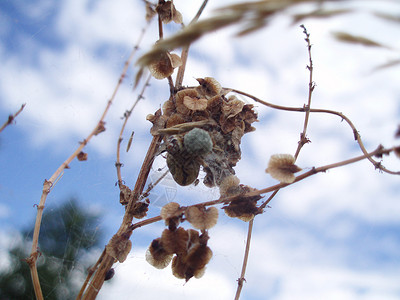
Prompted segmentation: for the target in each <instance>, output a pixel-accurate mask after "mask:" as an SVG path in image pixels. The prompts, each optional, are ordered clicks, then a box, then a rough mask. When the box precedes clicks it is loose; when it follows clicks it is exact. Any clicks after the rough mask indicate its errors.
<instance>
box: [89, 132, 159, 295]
mask: <svg viewBox="0 0 400 300" xmlns="http://www.w3.org/2000/svg"><path fill="white" fill-rule="evenodd" d="M160 142H161V136H155V137H153V140H152V142H151V144H150V146H149V149H148V150H147V154H146V157H145V159H144V161H143V164H142V167H141V169H140V172H139V175H138V178H137V180H136V184H135V187H134V189H133V196H132V197H130V199H129V203H128V204H127V205H126V209H125V215H124V218H123V220H122V223H121V226H120V228H119V229H118V231H117V233H116V234H115V236H118V237H120V239H121V242H124V241H126V240H128V239H129V238H130V235H131V233H132V230H131V225H132V220H133V215H134V212H135V211H134V208H135V207H134V204H135V203H136V202H137V201H138V199H139V197H140V195H141V194H142V192H143V189H144V186H145V184H146V180H147V177H148V175H149V172H150V169H151V166H152V164H153V161H154V157H155V154H156V152H157V150H158V147H159V145H160ZM108 245H111V240H110V242H109V244H108ZM114 261H115V259H114V257H112V256H111V255H110V254H109V253H107V251H106V253H105V255H104V258H103V260H102V261H101V263H100V265H99V267H98V269H97V270H96V272H95V274H94V276H93V278H92V280H91V282H90V284H89V286H88V288H87V289H86V292H85V294H84V296H83V299H84V300H89V299H90V300H93V299H95V298H96V296H97V294H98V293H99V291H100V289H101V287H102V285H103V283H104V279H105V274H106V273H107V271H108V270H109V269H110V268H111V267H112V265H113V264H114Z"/></svg>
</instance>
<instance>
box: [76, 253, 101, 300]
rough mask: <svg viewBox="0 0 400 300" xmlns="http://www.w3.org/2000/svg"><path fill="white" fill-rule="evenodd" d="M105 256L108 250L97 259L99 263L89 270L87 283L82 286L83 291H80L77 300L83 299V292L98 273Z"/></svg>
mask: <svg viewBox="0 0 400 300" xmlns="http://www.w3.org/2000/svg"><path fill="white" fill-rule="evenodd" d="M105 254H106V250H105V249H104V250H103V252H102V253H101V255H100V257H99V258H98V259H97V262H96V263H95V264H94V266H93V267H91V268H90V269H89V270H88V274H87V276H86V279H85V282H84V283H83V285H82V287H81V289H80V291H79V294H78V296H77V297H76V299H77V300H80V299H81V298H82V295H83V292H84V291H85V289H86V287H87V285H88V283H89V280H90V277H92V275H93V274H94V272H95V271H96V269H97V267H98V266H99V264H100V262H101V261H102V260H103V257H104V255H105Z"/></svg>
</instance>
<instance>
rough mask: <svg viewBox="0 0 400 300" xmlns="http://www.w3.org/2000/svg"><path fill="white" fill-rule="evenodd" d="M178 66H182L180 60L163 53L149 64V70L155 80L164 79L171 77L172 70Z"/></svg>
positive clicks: (175, 56)
mask: <svg viewBox="0 0 400 300" xmlns="http://www.w3.org/2000/svg"><path fill="white" fill-rule="evenodd" d="M180 65H182V60H181V58H180V57H179V56H178V55H176V54H170V53H168V52H163V53H161V54H160V55H159V56H158V57H157V59H156V60H155V61H153V62H152V63H151V64H149V70H150V73H151V75H152V76H153V77H154V78H155V79H164V78H167V77H168V76H170V75H172V73H174V69H175V68H177V67H179V66H180Z"/></svg>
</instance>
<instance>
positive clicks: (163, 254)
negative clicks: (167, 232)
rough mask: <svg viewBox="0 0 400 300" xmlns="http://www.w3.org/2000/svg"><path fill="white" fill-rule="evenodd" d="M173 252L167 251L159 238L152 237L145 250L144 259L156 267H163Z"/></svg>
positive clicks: (170, 258)
mask: <svg viewBox="0 0 400 300" xmlns="http://www.w3.org/2000/svg"><path fill="white" fill-rule="evenodd" d="M172 256H173V254H170V253H167V251H165V249H164V248H163V246H162V244H161V238H157V239H154V240H153V241H152V242H151V244H150V246H149V248H148V249H147V251H146V260H147V262H148V263H149V264H151V265H152V266H153V267H156V268H157V269H164V268H165V267H167V266H168V265H169V263H170V262H171V260H172Z"/></svg>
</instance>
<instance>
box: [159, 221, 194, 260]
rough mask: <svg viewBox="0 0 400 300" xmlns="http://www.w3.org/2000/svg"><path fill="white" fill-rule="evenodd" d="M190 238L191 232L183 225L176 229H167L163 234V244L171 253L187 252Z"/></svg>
mask: <svg viewBox="0 0 400 300" xmlns="http://www.w3.org/2000/svg"><path fill="white" fill-rule="evenodd" d="M188 240H189V234H188V233H187V231H186V230H185V229H183V228H182V227H179V228H178V229H177V230H175V231H171V230H169V229H165V230H164V231H163V233H162V235H161V244H162V246H163V248H164V249H165V251H166V252H167V253H169V254H173V253H175V254H182V253H186V251H187V243H188Z"/></svg>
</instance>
